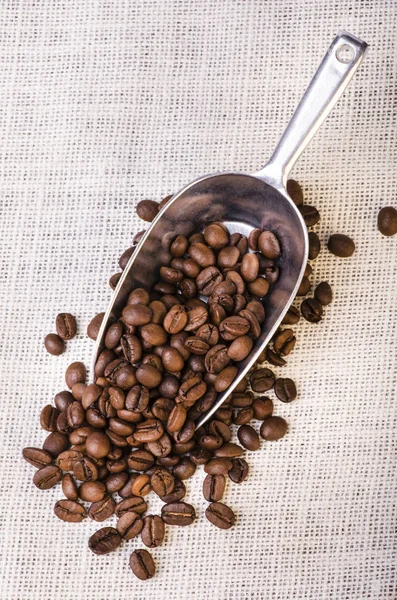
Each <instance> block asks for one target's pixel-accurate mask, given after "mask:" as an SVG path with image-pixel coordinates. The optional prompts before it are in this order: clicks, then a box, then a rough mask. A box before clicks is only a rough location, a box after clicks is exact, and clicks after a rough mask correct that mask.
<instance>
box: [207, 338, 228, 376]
mask: <svg viewBox="0 0 397 600" xmlns="http://www.w3.org/2000/svg"><path fill="white" fill-rule="evenodd" d="M229 361H230V359H229V357H228V355H227V347H226V346H225V345H223V344H216V345H215V346H213V347H212V348H211V349H210V350H209V351H208V352H207V354H206V356H205V368H206V369H207V371H208V372H209V373H216V374H217V373H219V372H220V371H222V369H224V368H225V367H227V365H228V364H229Z"/></svg>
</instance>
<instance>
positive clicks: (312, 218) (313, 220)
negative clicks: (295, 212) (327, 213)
mask: <svg viewBox="0 0 397 600" xmlns="http://www.w3.org/2000/svg"><path fill="white" fill-rule="evenodd" d="M299 212H300V213H301V215H302V217H303V220H304V222H305V223H306V226H307V227H313V226H314V225H317V223H318V222H319V220H320V214H319V212H318V210H317V208H315V207H314V206H309V204H303V205H302V206H299Z"/></svg>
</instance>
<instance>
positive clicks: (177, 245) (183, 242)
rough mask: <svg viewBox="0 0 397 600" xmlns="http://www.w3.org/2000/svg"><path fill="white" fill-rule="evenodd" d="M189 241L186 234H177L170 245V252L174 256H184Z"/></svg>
mask: <svg viewBox="0 0 397 600" xmlns="http://www.w3.org/2000/svg"><path fill="white" fill-rule="evenodd" d="M188 246H189V242H188V240H187V238H186V237H185V236H184V235H177V236H176V238H175V239H174V241H173V242H172V244H171V246H170V254H171V256H174V257H182V256H184V255H185V254H186V251H187V249H188Z"/></svg>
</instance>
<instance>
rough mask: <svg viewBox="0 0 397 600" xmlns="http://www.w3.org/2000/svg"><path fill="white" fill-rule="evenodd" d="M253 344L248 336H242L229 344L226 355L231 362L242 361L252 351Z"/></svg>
mask: <svg viewBox="0 0 397 600" xmlns="http://www.w3.org/2000/svg"><path fill="white" fill-rule="evenodd" d="M253 344H254V342H253V340H252V339H251V338H250V337H249V336H248V335H242V336H240V337H238V338H236V339H235V340H233V342H232V343H231V344H230V346H229V348H228V350H227V355H228V357H229V358H230V359H231V360H235V361H240V360H244V358H246V357H247V356H248V354H249V353H250V352H251V350H252V346H253Z"/></svg>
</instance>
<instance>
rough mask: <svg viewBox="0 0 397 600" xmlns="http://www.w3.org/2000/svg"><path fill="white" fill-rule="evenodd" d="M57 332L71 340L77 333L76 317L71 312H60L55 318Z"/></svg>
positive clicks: (61, 336)
mask: <svg viewBox="0 0 397 600" xmlns="http://www.w3.org/2000/svg"><path fill="white" fill-rule="evenodd" d="M55 327H56V330H57V334H58V335H59V337H60V338H62V339H63V340H71V339H72V338H74V336H75V335H76V333H77V324H76V318H75V317H74V316H73V315H71V314H70V313H59V315H57V317H56V320H55Z"/></svg>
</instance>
